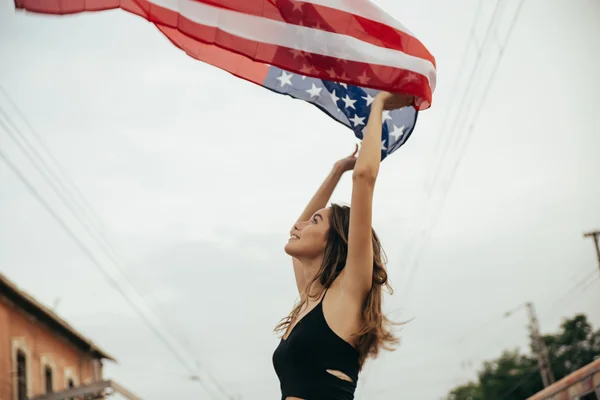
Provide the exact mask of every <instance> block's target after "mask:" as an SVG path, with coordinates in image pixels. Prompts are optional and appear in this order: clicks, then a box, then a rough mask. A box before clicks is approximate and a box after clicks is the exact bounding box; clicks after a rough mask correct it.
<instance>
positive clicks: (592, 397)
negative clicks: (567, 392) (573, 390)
mask: <svg viewBox="0 0 600 400" xmlns="http://www.w3.org/2000/svg"><path fill="white" fill-rule="evenodd" d="M579 400H598V396H596V392H590V393H588V394H586V395H583V396H581V397H580V398H579Z"/></svg>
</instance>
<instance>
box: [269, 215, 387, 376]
mask: <svg viewBox="0 0 600 400" xmlns="http://www.w3.org/2000/svg"><path fill="white" fill-rule="evenodd" d="M330 215H331V217H330V225H331V227H330V228H329V235H328V238H327V245H326V246H325V253H324V255H323V262H322V263H321V267H320V268H319V271H318V273H317V274H316V275H315V277H314V278H313V280H312V281H311V282H309V283H308V284H307V285H306V289H305V296H304V298H303V299H302V300H300V302H298V303H297V304H296V305H295V306H294V308H293V309H292V311H291V312H290V314H289V315H288V316H287V317H285V318H283V319H282V320H281V321H280V322H279V324H277V326H276V327H275V332H283V334H285V332H286V331H287V329H288V327H289V326H290V324H291V323H292V321H294V320H295V319H296V317H297V316H298V314H299V313H300V310H301V309H302V307H303V306H304V305H305V304H306V303H307V302H308V299H309V298H312V299H315V298H320V297H321V295H322V294H323V291H324V290H325V289H323V290H321V292H320V293H316V294H314V295H313V296H310V294H309V288H310V287H311V286H312V284H313V283H314V282H317V281H318V282H319V284H320V285H321V286H322V287H323V288H329V287H330V286H331V284H332V283H333V281H335V279H336V278H337V277H338V276H339V274H340V273H341V272H342V271H343V269H344V266H345V265H346V258H347V256H348V230H349V226H350V207H348V206H340V205H337V204H332V205H331V214H330ZM372 238H373V285H372V287H371V291H370V292H369V294H368V295H367V298H366V300H365V303H364V306H363V311H362V321H361V327H360V330H359V331H358V332H357V333H356V335H357V336H359V339H358V344H357V347H356V349H357V351H358V359H359V364H360V366H361V368H362V366H363V364H364V362H365V360H366V359H367V358H370V357H376V356H377V354H378V353H379V350H380V349H381V348H383V349H385V350H393V347H394V345H395V344H397V343H398V338H397V337H396V336H395V335H394V334H393V332H392V330H391V327H392V325H394V324H395V323H394V322H392V321H391V320H390V319H389V318H388V317H387V316H386V315H384V314H383V310H382V297H383V293H382V288H383V287H385V288H386V289H387V290H388V292H389V293H390V294H391V293H393V290H392V287H391V286H390V284H389V282H388V276H387V271H386V270H385V266H384V265H385V263H386V262H387V261H386V258H385V253H384V251H383V248H382V247H381V242H380V241H379V238H378V237H377V234H376V233H375V231H374V230H373V231H372Z"/></svg>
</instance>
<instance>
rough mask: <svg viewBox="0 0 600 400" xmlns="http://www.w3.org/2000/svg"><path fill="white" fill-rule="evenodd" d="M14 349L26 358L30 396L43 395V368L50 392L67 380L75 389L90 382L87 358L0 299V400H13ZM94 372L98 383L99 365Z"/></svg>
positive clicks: (89, 359) (90, 362)
mask: <svg viewBox="0 0 600 400" xmlns="http://www.w3.org/2000/svg"><path fill="white" fill-rule="evenodd" d="M15 348H22V349H23V350H24V352H25V353H26V354H27V358H28V359H27V363H28V384H29V385H28V386H29V391H30V393H29V395H30V396H38V395H40V394H44V393H45V379H44V374H43V370H44V366H45V365H49V366H50V367H51V368H52V369H53V383H54V385H53V386H54V391H59V390H62V389H64V388H65V387H66V382H67V377H71V378H72V379H73V380H74V382H75V383H76V385H78V384H85V383H91V382H93V381H94V363H95V362H96V361H94V360H93V359H92V357H91V356H90V355H89V354H86V353H84V352H82V351H80V350H79V349H77V348H76V347H75V346H74V345H73V344H71V343H70V342H69V341H67V340H66V339H65V338H64V337H62V336H60V335H58V334H57V333H56V332H53V331H51V330H50V329H48V328H47V327H46V326H45V325H42V324H41V323H40V322H38V321H37V320H35V319H34V318H33V317H31V316H29V315H27V314H24V313H23V312H22V311H21V310H20V309H18V308H16V307H15V306H14V305H13V304H12V303H10V302H9V301H8V300H6V299H4V298H2V297H0V400H14V390H13V386H14V382H13V371H16V365H14V354H15ZM98 368H99V378H100V379H101V377H102V366H101V364H100V365H99V367H98Z"/></svg>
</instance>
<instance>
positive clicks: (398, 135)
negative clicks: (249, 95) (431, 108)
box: [263, 67, 419, 160]
mask: <svg viewBox="0 0 600 400" xmlns="http://www.w3.org/2000/svg"><path fill="white" fill-rule="evenodd" d="M263 86H264V87H266V88H267V89H270V90H272V91H275V92H277V93H280V94H286V95H288V96H291V97H293V98H295V99H299V100H304V101H307V102H309V103H311V104H313V105H315V106H317V107H318V108H319V109H321V111H323V112H325V113H326V114H328V115H329V116H330V117H332V118H333V119H335V120H336V121H338V122H340V123H341V124H343V125H345V126H347V127H348V128H350V129H352V130H353V131H354V135H355V136H356V137H357V138H358V139H362V138H363V129H364V128H365V126H366V125H367V122H368V121H369V113H370V112H371V103H372V102H373V99H374V98H375V95H376V94H377V93H378V91H377V90H375V89H368V88H362V87H358V86H352V85H346V84H345V83H337V82H333V81H326V80H321V79H317V78H311V77H308V76H303V75H298V74H294V73H291V72H288V71H285V70H282V69H280V68H277V67H270V68H269V73H268V75H267V78H266V79H265V81H264V82H263ZM418 114H419V113H418V111H417V110H415V109H414V108H413V107H404V108H402V109H399V110H393V111H384V113H383V118H382V121H383V129H382V135H381V159H382V160H383V159H385V158H386V157H387V156H388V155H390V154H392V153H393V152H394V151H396V150H398V149H399V148H400V147H401V146H402V145H403V144H404V143H406V141H407V140H408V138H409V137H410V135H411V134H412V131H413V130H414V128H415V125H416V123H417V116H418Z"/></svg>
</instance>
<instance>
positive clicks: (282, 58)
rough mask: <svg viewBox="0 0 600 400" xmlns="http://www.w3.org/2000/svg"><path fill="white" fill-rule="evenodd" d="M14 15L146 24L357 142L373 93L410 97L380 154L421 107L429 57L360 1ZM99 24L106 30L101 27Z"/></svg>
mask: <svg viewBox="0 0 600 400" xmlns="http://www.w3.org/2000/svg"><path fill="white" fill-rule="evenodd" d="M15 6H16V8H17V9H23V10H27V11H31V12H37V13H43V14H60V15H64V14H74V13H80V12H86V11H101V10H109V9H115V8H121V9H123V10H125V11H128V12H130V13H133V14H136V15H138V16H140V17H142V18H144V19H146V20H148V21H150V22H152V23H153V24H154V25H155V26H156V27H157V28H158V29H159V30H160V31H161V32H162V33H163V34H164V35H165V36H166V37H167V38H168V39H169V40H170V41H171V42H172V43H173V44H174V45H175V46H177V47H179V48H180V49H182V50H184V51H185V52H186V53H187V54H188V55H190V56H192V57H194V58H196V59H198V60H200V61H203V62H206V63H208V64H211V65H214V66H216V67H218V68H221V69H223V70H225V71H228V72H230V73H231V74H233V75H235V76H238V77H240V78H242V79H246V80H248V81H250V82H253V83H256V84H258V85H261V86H264V87H266V88H268V89H270V90H273V91H276V92H278V93H283V94H287V95H290V96H292V97H295V98H298V99H302V100H305V101H308V102H311V103H312V104H314V105H315V106H317V107H319V108H320V109H321V110H323V111H324V112H326V113H327V114H329V115H330V116H331V117H333V118H334V119H336V120H337V121H339V122H341V123H342V124H344V125H346V126H348V127H350V128H351V129H352V130H353V131H354V133H355V135H356V136H357V137H358V138H361V137H362V129H363V128H364V125H365V124H366V123H367V120H368V115H369V107H370V105H371V101H372V98H373V97H374V96H375V94H376V93H377V92H378V91H380V90H387V91H390V92H398V93H406V94H410V95H413V96H415V98H416V102H415V108H416V109H415V108H413V107H407V108H405V109H402V110H396V111H394V112H391V113H385V114H384V128H383V130H384V134H383V137H382V140H383V141H382V145H381V148H382V156H383V157H385V156H386V155H388V154H390V153H391V152H393V151H394V150H396V149H397V148H398V147H400V146H401V145H402V144H404V143H405V142H406V139H408V137H409V136H410V134H411V133H412V130H413V129H414V125H415V122H416V118H417V110H424V109H427V108H429V107H430V105H431V98H432V93H433V91H434V90H435V84H436V66H435V59H434V57H433V56H432V55H431V54H430V53H429V51H428V50H427V49H426V48H425V46H424V45H423V44H422V43H421V42H420V41H419V40H418V39H417V38H416V37H415V36H414V34H413V33H411V32H410V31H409V30H408V29H407V28H406V27H405V26H404V25H402V24H401V23H400V22H398V21H396V20H395V19H393V18H392V17H390V16H389V15H388V14H386V13H385V12H384V11H383V10H381V9H380V8H379V7H377V6H376V5H375V4H373V3H371V2H370V1H369V0H302V1H300V0H15ZM107 25H108V24H107Z"/></svg>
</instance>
